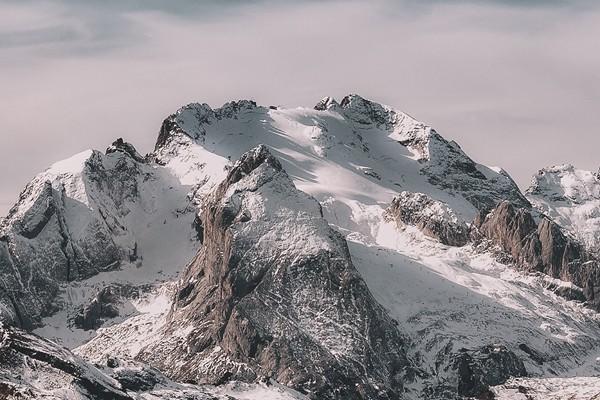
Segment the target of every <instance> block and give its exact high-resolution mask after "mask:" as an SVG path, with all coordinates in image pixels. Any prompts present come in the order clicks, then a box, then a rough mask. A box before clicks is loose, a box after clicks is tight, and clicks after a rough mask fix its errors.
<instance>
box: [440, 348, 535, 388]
mask: <svg viewBox="0 0 600 400" xmlns="http://www.w3.org/2000/svg"><path fill="white" fill-rule="evenodd" d="M450 368H451V369H453V370H455V371H456V378H457V379H456V382H455V384H456V388H455V390H456V392H457V393H458V394H459V395H460V396H464V397H466V398H478V399H482V398H490V399H493V396H491V397H490V395H491V392H490V386H495V385H500V384H503V383H505V382H506V381H507V380H508V379H509V378H514V377H522V376H527V371H526V370H525V365H524V364H523V361H521V360H520V359H519V358H518V357H517V356H516V355H515V354H514V353H513V352H511V351H510V350H508V349H507V348H506V347H504V346H493V345H489V346H484V347H482V348H479V349H475V350H469V349H461V350H460V351H459V353H458V354H455V355H454V356H453V359H452V363H451V365H450Z"/></svg>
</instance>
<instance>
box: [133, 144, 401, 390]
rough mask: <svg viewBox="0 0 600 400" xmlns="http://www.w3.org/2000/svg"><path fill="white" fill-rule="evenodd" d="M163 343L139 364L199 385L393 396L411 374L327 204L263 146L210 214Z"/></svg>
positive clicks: (240, 166) (243, 163)
mask: <svg viewBox="0 0 600 400" xmlns="http://www.w3.org/2000/svg"><path fill="white" fill-rule="evenodd" d="M202 221H203V223H204V225H203V226H204V245H203V247H202V249H201V250H200V252H199V253H198V255H197V257H196V259H195V260H194V261H193V262H192V263H191V264H190V266H189V267H188V268H187V270H186V272H185V274H184V276H183V278H182V279H181V281H180V285H179V290H178V294H177V297H176V299H175V303H174V305H173V309H172V312H171V315H170V320H169V322H168V326H167V329H166V331H165V332H164V339H163V340H161V341H159V342H158V343H157V344H154V345H151V346H150V347H149V348H147V349H146V350H144V351H143V352H142V353H141V354H140V356H139V358H141V359H143V360H146V361H149V362H150V363H151V364H153V365H155V366H156V367H158V368H159V369H161V370H163V371H166V372H167V373H168V374H169V375H170V376H172V377H175V378H177V379H180V380H190V381H197V382H200V383H220V382H224V381H226V380H242V381H254V380H257V379H261V378H262V377H268V378H272V379H275V380H276V381H278V382H280V383H282V384H285V385H287V386H290V387H292V388H294V389H296V390H299V391H300V392H303V393H306V394H308V395H309V396H310V397H311V398H314V399H323V398H328V399H376V398H377V399H397V398H400V396H401V393H402V391H403V383H404V380H405V379H406V375H407V373H408V372H410V370H411V366H410V364H409V362H408V360H407V358H406V355H405V351H404V348H405V346H406V343H405V341H404V339H403V338H402V337H401V335H400V334H399V333H398V328H397V327H396V325H395V324H394V323H393V322H392V320H391V319H390V318H389V317H388V316H387V315H386V313H385V312H384V310H383V309H382V308H381V306H380V305H378V304H377V303H376V301H375V300H374V299H373V297H372V295H371V294H370V292H369V290H368V289H367V287H366V285H365V283H364V282H363V280H362V279H361V278H360V276H359V274H358V273H357V271H356V270H355V268H354V266H353V265H352V262H351V260H350V256H349V252H348V248H347V245H346V242H345V240H344V239H343V237H342V236H341V235H340V234H338V233H337V232H335V231H333V230H332V229H331V228H330V227H329V225H328V223H327V221H325V220H324V219H323V217H322V212H321V209H320V205H319V204H318V202H317V201H316V200H314V199H313V198H312V197H310V196H308V195H306V194H305V193H303V192H301V191H299V190H297V189H296V188H295V187H294V185H293V183H292V182H291V180H290V178H289V177H288V176H287V174H286V173H285V171H284V170H283V169H282V167H281V165H280V163H279V161H278V160H277V159H275V158H274V157H273V156H272V155H271V154H270V153H269V151H268V150H267V148H266V147H265V146H259V147H257V148H255V149H253V150H251V151H250V152H248V153H246V154H244V155H243V156H242V157H241V159H240V160H239V161H238V162H237V163H236V164H235V165H234V166H233V167H232V168H231V169H230V171H229V173H228V175H227V178H226V179H225V181H224V182H222V183H221V184H220V185H219V186H218V188H217V189H216V190H215V191H214V192H213V194H212V195H211V197H210V199H208V202H207V205H206V207H205V208H204V212H203V217H202Z"/></svg>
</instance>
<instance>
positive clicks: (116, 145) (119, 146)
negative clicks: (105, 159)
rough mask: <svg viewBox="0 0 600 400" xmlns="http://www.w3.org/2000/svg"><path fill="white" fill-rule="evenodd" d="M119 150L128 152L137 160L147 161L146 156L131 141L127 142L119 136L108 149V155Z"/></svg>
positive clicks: (119, 151)
mask: <svg viewBox="0 0 600 400" xmlns="http://www.w3.org/2000/svg"><path fill="white" fill-rule="evenodd" d="M117 152H118V153H124V154H127V155H129V156H130V157H131V158H133V159H134V160H135V161H138V162H145V159H144V157H142V155H141V154H140V153H138V151H137V150H136V149H135V147H134V146H133V145H132V144H131V143H128V142H125V141H124V140H123V138H118V139H117V140H115V141H114V142H113V143H112V144H111V145H110V146H109V147H108V148H107V149H106V154H107V155H108V154H112V153H117Z"/></svg>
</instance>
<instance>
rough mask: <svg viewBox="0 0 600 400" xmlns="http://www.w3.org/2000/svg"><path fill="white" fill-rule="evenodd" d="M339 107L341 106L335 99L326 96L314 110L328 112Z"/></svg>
mask: <svg viewBox="0 0 600 400" xmlns="http://www.w3.org/2000/svg"><path fill="white" fill-rule="evenodd" d="M339 106H340V104H339V103H338V102H337V101H336V100H335V99H334V98H333V97H330V96H326V97H323V98H322V99H321V100H320V101H319V102H318V103H317V104H316V105H315V107H314V109H315V110H317V111H326V110H331V109H332V108H337V107H339Z"/></svg>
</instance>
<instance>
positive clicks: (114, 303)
mask: <svg viewBox="0 0 600 400" xmlns="http://www.w3.org/2000/svg"><path fill="white" fill-rule="evenodd" d="M121 301H122V300H121V297H120V295H119V293H118V292H117V291H116V289H115V288H114V287H111V286H109V287H105V288H104V289H102V290H100V291H99V292H98V294H97V295H96V296H95V297H94V298H93V299H92V300H91V301H90V303H89V304H87V305H86V306H84V307H82V308H81V310H79V312H78V313H77V315H76V316H75V318H74V319H73V325H75V326H76V327H78V328H81V329H84V330H90V329H97V328H99V327H100V326H101V325H102V324H103V323H104V321H105V319H108V318H114V317H117V316H118V315H119V307H118V305H119V303H120V302H121Z"/></svg>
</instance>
